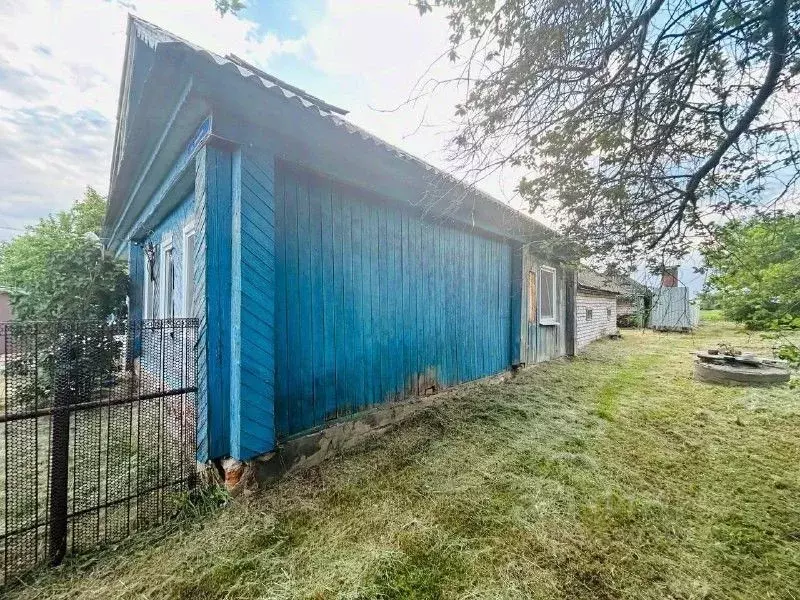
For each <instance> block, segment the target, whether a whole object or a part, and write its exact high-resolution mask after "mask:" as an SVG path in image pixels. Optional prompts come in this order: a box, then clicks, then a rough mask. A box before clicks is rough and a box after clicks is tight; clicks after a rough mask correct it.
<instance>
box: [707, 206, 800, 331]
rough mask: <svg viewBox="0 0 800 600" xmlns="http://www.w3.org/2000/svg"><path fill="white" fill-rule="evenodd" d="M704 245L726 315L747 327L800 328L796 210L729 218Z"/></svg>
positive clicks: (712, 282)
mask: <svg viewBox="0 0 800 600" xmlns="http://www.w3.org/2000/svg"><path fill="white" fill-rule="evenodd" d="M715 237H716V239H715V240H714V242H712V243H709V244H707V245H705V246H704V248H703V255H704V257H705V260H706V263H707V265H708V267H709V268H710V269H711V275H710V277H709V280H708V285H709V287H710V289H711V290H713V293H714V297H715V298H716V299H717V300H718V302H719V304H720V305H721V307H722V309H723V312H724V313H725V315H726V316H727V317H728V318H730V319H732V320H734V321H737V322H740V323H744V324H745V325H746V326H747V327H748V328H751V329H771V330H780V329H800V214H795V215H785V214H779V215H777V216H761V217H755V218H752V219H749V220H746V221H731V222H730V223H728V224H727V225H725V226H723V227H721V228H720V229H719V230H718V231H717V233H716V236H715Z"/></svg>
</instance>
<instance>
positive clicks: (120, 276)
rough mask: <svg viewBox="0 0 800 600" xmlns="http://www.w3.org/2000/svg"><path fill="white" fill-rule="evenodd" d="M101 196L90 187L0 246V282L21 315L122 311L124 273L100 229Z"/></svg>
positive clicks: (91, 315)
mask: <svg viewBox="0 0 800 600" xmlns="http://www.w3.org/2000/svg"><path fill="white" fill-rule="evenodd" d="M105 207H106V201H105V199H104V198H103V197H102V196H100V195H99V194H98V193H97V192H96V191H95V190H93V189H92V188H88V189H87V190H86V194H85V196H84V198H83V199H82V200H79V201H77V202H76V203H75V204H74V205H73V206H72V208H71V209H70V210H67V211H63V212H59V213H56V214H55V215H50V216H48V217H46V218H44V219H42V220H41V221H40V222H39V224H38V225H35V226H33V227H30V228H28V230H27V231H26V233H24V234H23V235H20V236H19V237H16V238H14V239H13V240H11V241H10V242H7V243H6V244H4V245H3V246H2V247H0V281H1V282H3V283H4V284H5V285H7V286H9V287H10V288H11V293H10V296H11V302H12V306H13V308H14V313H15V316H16V317H17V318H18V319H22V320H55V319H58V320H102V319H105V318H107V317H109V316H111V315H116V316H118V317H122V316H124V314H125V296H126V291H127V274H126V269H125V265H124V263H123V262H122V261H119V260H115V259H114V258H113V257H111V256H109V255H107V254H106V253H105V252H104V251H103V248H102V245H101V243H100V240H99V234H100V231H101V227H102V222H103V216H104V215H105Z"/></svg>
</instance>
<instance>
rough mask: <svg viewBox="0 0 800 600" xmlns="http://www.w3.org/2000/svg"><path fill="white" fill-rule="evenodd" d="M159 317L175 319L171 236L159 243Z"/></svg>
mask: <svg viewBox="0 0 800 600" xmlns="http://www.w3.org/2000/svg"><path fill="white" fill-rule="evenodd" d="M161 317H162V318H164V319H173V318H175V246H174V245H173V243H172V236H167V237H165V238H164V240H163V241H162V242H161Z"/></svg>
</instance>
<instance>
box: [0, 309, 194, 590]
mask: <svg viewBox="0 0 800 600" xmlns="http://www.w3.org/2000/svg"><path fill="white" fill-rule="evenodd" d="M196 337H197V321H196V320H195V319H181V320H169V321H167V320H159V321H143V322H130V323H124V324H111V325H109V324H107V323H6V324H0V351H3V352H4V354H3V356H2V357H0V366H2V368H3V372H2V380H0V395H2V397H1V398H0V405H1V410H0V495H1V496H0V513H1V515H0V521H1V522H2V530H0V534H1V536H0V561H2V562H1V563H0V583H1V584H3V585H5V584H6V583H9V582H10V581H11V580H13V579H14V578H16V577H18V576H20V575H22V574H24V573H25V572H27V571H29V570H30V569H31V568H33V567H35V566H37V565H39V564H43V563H49V564H58V563H59V562H61V561H62V560H63V558H64V556H65V555H67V554H68V553H76V552H83V551H86V550H90V549H92V548H96V547H98V546H101V545H103V544H105V543H108V542H113V541H119V540H121V539H123V538H125V537H126V536H128V535H129V534H130V533H131V532H133V531H134V530H138V529H142V528H145V527H148V526H150V525H155V524H159V523H162V522H164V521H165V520H166V519H168V518H170V517H171V516H173V515H174V514H175V513H176V512H177V511H178V510H179V509H180V508H181V506H182V505H183V503H184V502H185V499H186V493H187V492H188V491H190V490H191V489H192V488H193V487H194V486H195V484H196V480H197V466H196V461H195V452H196V418H195V391H196V387H195V340H196Z"/></svg>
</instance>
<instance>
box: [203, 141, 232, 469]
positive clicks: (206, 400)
mask: <svg viewBox="0 0 800 600" xmlns="http://www.w3.org/2000/svg"><path fill="white" fill-rule="evenodd" d="M231 163H232V157H231V153H230V152H228V151H226V150H223V149H220V148H216V147H214V146H210V145H206V146H204V147H203V148H202V149H201V150H200V152H199V153H198V155H197V160H196V164H197V170H196V179H195V203H196V213H197V219H198V230H197V240H198V242H199V243H198V244H197V246H198V249H201V252H199V253H198V260H197V262H196V263H195V265H196V268H195V291H196V293H195V297H196V298H197V297H198V292H200V290H202V291H201V292H200V293H202V295H203V297H202V307H203V308H204V310H203V316H202V319H201V322H200V324H199V334H198V338H199V339H198V363H197V364H198V374H197V383H198V411H197V412H198V415H197V427H198V430H197V431H198V447H199V450H198V454H199V456H200V457H202V458H205V457H208V458H217V457H221V456H226V455H228V454H229V453H230V393H231V387H230V357H231V336H230V331H231V309H230V299H231V236H232V227H231V221H232V192H233V186H232V177H231V169H232V164H231ZM201 263H202V265H203V266H202V267H198V266H197V265H199V264H201Z"/></svg>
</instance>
